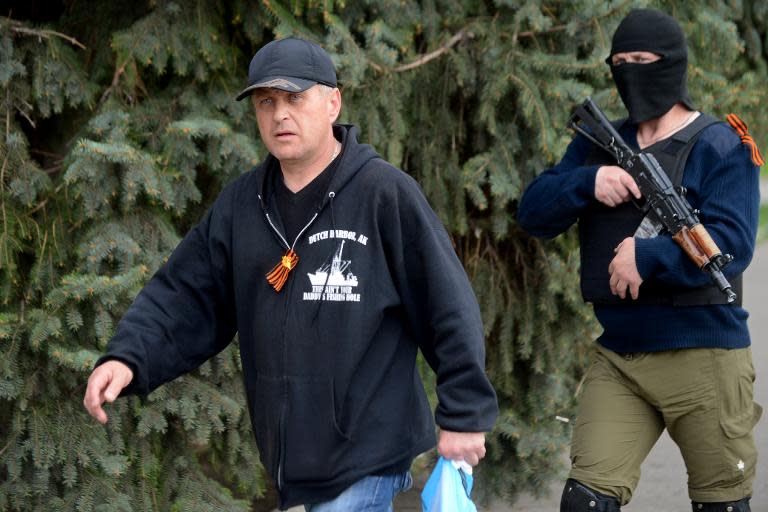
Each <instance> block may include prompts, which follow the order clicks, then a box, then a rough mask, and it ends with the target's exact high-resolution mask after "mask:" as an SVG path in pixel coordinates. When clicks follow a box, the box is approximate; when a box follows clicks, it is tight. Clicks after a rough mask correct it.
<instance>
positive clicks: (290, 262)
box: [267, 249, 299, 292]
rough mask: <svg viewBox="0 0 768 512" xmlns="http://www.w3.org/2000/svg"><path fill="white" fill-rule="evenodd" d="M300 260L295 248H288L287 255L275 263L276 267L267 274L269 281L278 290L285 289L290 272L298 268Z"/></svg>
mask: <svg viewBox="0 0 768 512" xmlns="http://www.w3.org/2000/svg"><path fill="white" fill-rule="evenodd" d="M298 262H299V255H298V254H296V253H295V252H293V249H288V252H287V253H285V256H283V257H282V258H281V259H280V263H278V264H277V265H275V268H273V269H272V270H270V272H269V274H267V282H268V283H269V284H270V285H272V288H274V289H275V291H276V292H279V291H280V290H282V289H283V286H284V285H285V282H286V281H288V274H290V273H291V270H293V269H294V268H296V264H297V263H298Z"/></svg>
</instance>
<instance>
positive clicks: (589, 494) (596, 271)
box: [518, 9, 761, 512]
mask: <svg viewBox="0 0 768 512" xmlns="http://www.w3.org/2000/svg"><path fill="white" fill-rule="evenodd" d="M607 63H608V64H609V65H610V68H611V73H612V75H613V78H614V82H615V83H616V88H617V89H618V91H619V95H620V96H621V99H622V100H623V102H624V105H625V106H626V108H627V110H628V112H629V119H627V120H626V121H624V122H620V123H616V124H617V126H618V129H619V133H620V134H621V135H622V137H623V138H624V140H625V141H627V143H628V144H630V145H633V146H634V147H635V148H636V149H642V150H643V151H646V152H649V153H651V154H653V155H654V156H655V157H656V159H657V160H658V161H659V162H660V163H661V165H662V167H664V169H665V170H666V171H667V173H668V174H670V180H671V181H673V182H674V183H675V184H676V185H680V184H682V186H683V187H685V189H686V190H687V196H686V197H687V199H688V201H689V202H690V203H691V205H692V206H693V207H694V208H697V209H699V210H700V211H701V213H700V218H701V220H702V223H703V224H704V225H705V227H706V229H707V231H708V232H709V233H710V234H711V235H712V238H713V239H714V240H715V242H716V243H717V245H718V246H719V247H720V248H723V250H724V251H726V252H729V253H731V254H733V255H734V257H735V259H734V260H733V262H732V263H731V264H730V265H729V266H727V267H726V277H727V278H728V279H729V280H730V282H731V283H732V284H733V285H734V289H735V290H736V291H737V292H738V293H739V296H740V295H741V293H740V291H741V290H740V285H741V273H742V272H743V271H744V269H745V268H746V267H747V265H748V264H749V262H750V260H751V258H752V253H753V250H754V245H755V234H756V229H757V216H758V203H759V190H758V189H759V186H758V169H757V165H758V164H759V163H760V158H759V154H758V155H757V156H758V157H756V158H755V161H754V162H753V161H752V158H751V156H752V155H751V152H750V149H749V147H747V146H746V145H745V144H743V143H742V141H741V140H740V138H739V136H738V135H737V134H736V132H734V130H733V129H731V127H729V126H728V125H727V124H724V123H720V122H717V120H716V119H714V118H712V117H711V116H708V115H706V114H701V113H699V112H697V111H696V109H695V107H694V106H693V102H692V101H691V99H690V97H689V95H688V91H687V88H686V75H687V71H686V69H687V49H686V43H685V37H684V35H683V31H682V29H681V28H680V26H679V25H678V24H677V22H676V21H675V20H674V19H672V18H671V17H669V16H667V15H666V14H663V13H661V12H659V11H656V10H651V9H638V10H633V11H631V12H630V13H629V15H627V17H626V18H625V19H624V20H623V21H622V22H621V23H620V24H619V26H618V28H617V30H616V33H615V34H614V37H613V41H612V48H611V55H610V56H609V57H608V59H607ZM735 124H739V123H735ZM739 130H741V128H739ZM744 140H745V141H747V142H748V141H749V140H750V139H748V138H746V137H745V139H744ZM633 198H640V191H639V190H638V187H637V184H636V183H635V182H634V180H633V179H632V177H631V176H630V174H629V173H627V172H626V171H625V170H624V169H621V168H619V167H617V166H616V165H613V163H612V160H611V158H610V157H609V155H607V154H606V153H603V152H601V151H600V150H597V149H595V147H594V146H593V145H592V144H591V143H590V142H589V141H588V140H587V139H586V138H585V137H583V136H581V135H579V136H577V137H576V138H575V139H574V140H573V142H571V144H570V145H569V146H568V149H567V151H566V154H565V156H564V157H563V159H562V160H561V161H560V163H559V164H557V165H556V166H555V167H553V168H551V169H548V170H546V171H544V172H543V173H541V174H540V175H539V176H538V177H537V178H536V179H535V180H534V181H533V182H532V183H531V184H530V185H529V187H528V188H527V189H526V191H525V193H524V195H523V197H522V199H521V201H520V205H519V210H518V220H519V222H520V224H521V226H522V227H523V228H524V229H526V230H527V231H528V232H530V233H531V234H533V235H536V236H543V237H553V236H556V235H557V234H559V233H562V232H564V231H565V230H567V229H568V228H569V227H570V226H571V225H572V224H573V223H574V222H577V221H578V225H579V237H580V247H581V288H582V294H583V296H584V298H585V300H587V301H589V302H592V303H593V305H594V311H595V315H596V316H597V319H598V321H599V322H600V324H601V325H602V327H603V333H602V335H601V336H600V337H599V338H598V340H597V343H596V351H595V355H594V361H593V363H592V365H591V367H590V368H589V370H588V372H587V375H586V376H585V380H584V384H583V388H582V391H581V396H580V403H579V411H578V417H577V419H576V422H575V425H574V429H573V437H572V440H571V462H572V466H571V473H570V478H569V479H568V481H567V482H566V485H565V489H564V491H563V496H562V500H561V508H560V510H561V512H577V511H578V512H583V511H592V510H595V511H598V510H599V511H616V510H619V507H620V506H621V505H624V504H626V503H628V502H629V500H630V498H631V497H632V492H633V491H634V489H635V487H636V485H637V482H638V480H639V478H640V465H641V463H642V461H643V460H644V459H645V457H646V456H647V455H648V453H649V451H650V450H651V447H652V446H653V445H654V444H655V443H656V441H657V440H658V438H659V436H660V435H661V433H662V431H663V430H664V429H665V428H666V429H667V430H668V432H669V434H670V436H671V437H672V439H673V440H674V441H675V442H676V443H677V445H678V446H679V447H680V451H681V452H682V455H683V458H684V460H685V464H686V467H687V469H688V492H689V495H690V497H691V500H692V503H693V510H694V511H716V512H721V511H722V512H744V511H748V510H749V496H750V495H751V492H752V481H753V479H754V476H755V466H756V459H757V453H756V449H755V443H754V439H753V436H752V430H753V428H754V426H755V424H756V423H757V421H758V419H759V418H760V414H761V408H760V406H759V405H757V404H756V403H754V401H753V381H754V378H755V374H754V368H753V366H752V356H751V352H750V348H749V345H750V337H749V332H748V330H747V323H746V320H747V312H746V311H745V310H744V309H743V308H742V307H741V304H740V303H738V302H737V303H733V304H729V303H728V302H727V298H726V297H725V295H724V294H722V293H720V291H719V289H718V288H717V287H716V286H713V285H712V284H711V283H710V282H709V279H708V276H707V275H706V274H705V273H704V272H702V271H701V270H699V268H697V266H696V265H695V264H694V263H693V262H692V261H690V260H689V259H688V257H687V256H686V254H685V253H684V252H683V250H682V249H681V248H680V247H679V246H678V245H677V244H676V243H675V242H674V241H673V239H672V237H671V236H669V234H665V233H662V234H656V233H653V232H648V231H647V230H646V229H645V228H644V223H643V222H642V221H643V214H642V212H641V211H640V210H639V209H637V208H636V207H635V206H634V205H632V204H631V202H630V199H633ZM657 509H658V510H668V506H665V505H664V504H662V503H660V504H659V505H658V507H657Z"/></svg>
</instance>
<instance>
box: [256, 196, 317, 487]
mask: <svg viewBox="0 0 768 512" xmlns="http://www.w3.org/2000/svg"><path fill="white" fill-rule="evenodd" d="M258 197H259V201H260V202H261V208H262V210H264V215H265V216H266V218H267V222H268V223H269V226H270V227H271V228H272V230H273V231H274V232H275V234H276V235H277V236H278V237H279V238H280V240H281V241H282V242H283V244H285V247H286V249H288V250H293V248H294V247H296V244H297V243H298V241H299V239H300V238H301V235H303V234H304V232H305V231H306V230H307V229H309V226H311V225H312V223H313V222H315V219H317V217H318V216H319V215H320V210H318V211H316V212H315V214H314V215H313V216H312V218H311V219H309V222H307V224H306V225H305V226H304V227H303V228H302V229H301V231H299V234H298V235H296V239H295V240H294V241H293V244H292V245H289V244H288V241H287V240H286V239H285V237H284V236H283V235H282V233H280V230H279V229H277V227H276V226H275V224H274V223H273V222H272V218H271V217H270V216H269V212H267V208H266V207H265V206H264V200H263V199H262V198H261V195H259V196H258ZM321 209H322V208H321ZM294 281H295V279H291V283H290V285H289V286H288V290H287V292H288V293H286V301H285V312H284V313H283V325H282V329H283V343H282V345H283V373H285V369H286V361H287V359H288V344H287V343H286V339H285V324H286V322H287V321H288V305H289V302H290V296H291V294H292V292H293V284H294ZM287 403H288V378H287V377H286V376H285V375H283V401H282V404H280V420H279V425H278V433H277V436H278V437H277V447H278V462H277V482H276V484H277V489H278V490H281V489H282V488H283V487H284V485H285V478H284V476H283V468H284V466H285V446H284V445H283V441H284V440H285V433H284V432H283V430H284V429H285V408H286V404H287Z"/></svg>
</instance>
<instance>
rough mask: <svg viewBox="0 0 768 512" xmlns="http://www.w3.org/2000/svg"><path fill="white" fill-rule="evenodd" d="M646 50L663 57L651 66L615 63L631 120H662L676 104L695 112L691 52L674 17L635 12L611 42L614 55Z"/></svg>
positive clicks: (613, 71) (614, 70) (615, 77)
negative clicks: (691, 94) (689, 81)
mask: <svg viewBox="0 0 768 512" xmlns="http://www.w3.org/2000/svg"><path fill="white" fill-rule="evenodd" d="M636 51H645V52H651V53H655V54H658V55H661V59H659V60H657V61H656V62H652V63H650V64H630V63H624V64H621V65H618V66H614V65H613V64H611V57H610V56H609V57H608V58H607V59H606V62H607V63H608V64H609V65H610V66H611V74H612V75H613V81H614V82H616V88H617V89H618V90H619V95H620V96H621V99H622V101H623V102H624V106H626V107H627V110H628V111H629V118H630V120H631V121H633V122H635V123H641V122H643V121H648V120H649V119H654V118H657V117H661V116H662V115H664V114H666V113H667V112H669V109H671V108H672V107H673V106H674V105H675V104H676V103H678V102H680V103H683V104H684V105H685V106H686V107H688V108H690V109H691V110H695V107H694V106H693V102H692V101H691V99H690V97H689V96H688V88H687V87H686V84H685V82H686V77H687V74H688V49H687V46H686V44H685V35H684V34H683V30H682V29H681V28H680V25H679V24H678V23H677V21H675V20H674V18H672V17H670V16H668V15H666V14H664V13H663V12H661V11H657V10H655V9H633V10H631V11H630V12H629V14H627V17H626V18H624V19H623V20H622V21H621V23H619V26H618V28H617V29H616V32H615V33H614V34H613V40H612V41H611V56H613V55H614V54H616V53H621V52H636Z"/></svg>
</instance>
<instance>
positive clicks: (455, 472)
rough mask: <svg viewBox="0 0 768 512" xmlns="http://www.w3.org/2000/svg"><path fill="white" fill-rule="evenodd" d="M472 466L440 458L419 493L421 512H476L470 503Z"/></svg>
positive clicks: (475, 508) (473, 505)
mask: <svg viewBox="0 0 768 512" xmlns="http://www.w3.org/2000/svg"><path fill="white" fill-rule="evenodd" d="M471 493H472V466H470V465H469V464H467V463H466V462H464V461H452V460H445V459H444V458H442V457H440V458H439V459H438V461H437V466H435V469H433V470H432V474H431V475H429V480H427V485H425V486H424V490H423V491H421V508H422V510H423V512H477V507H475V504H474V503H472V499H471V497H470V494H471Z"/></svg>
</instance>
